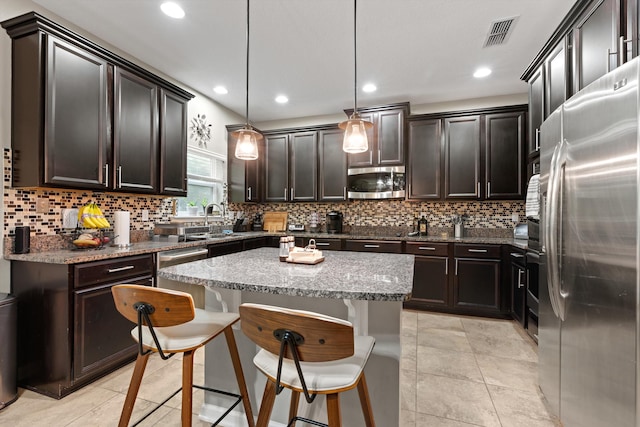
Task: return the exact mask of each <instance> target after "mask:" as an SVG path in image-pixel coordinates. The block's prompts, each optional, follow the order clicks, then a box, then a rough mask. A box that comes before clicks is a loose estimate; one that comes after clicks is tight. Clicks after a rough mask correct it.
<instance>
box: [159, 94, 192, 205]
mask: <svg viewBox="0 0 640 427" xmlns="http://www.w3.org/2000/svg"><path fill="white" fill-rule="evenodd" d="M160 190H161V193H162V194H166V195H172V196H186V195H187V100H186V99H184V98H183V97H181V96H178V95H176V94H175V93H173V92H170V91H168V90H166V89H163V88H161V89H160Z"/></svg>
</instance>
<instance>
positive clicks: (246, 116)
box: [244, 0, 249, 128]
mask: <svg viewBox="0 0 640 427" xmlns="http://www.w3.org/2000/svg"><path fill="white" fill-rule="evenodd" d="M246 83H247V84H246V99H245V115H244V116H245V119H246V121H247V123H246V125H247V128H248V127H249V0H247V82H246Z"/></svg>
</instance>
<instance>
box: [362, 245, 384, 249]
mask: <svg viewBox="0 0 640 427" xmlns="http://www.w3.org/2000/svg"><path fill="white" fill-rule="evenodd" d="M364 247H365V248H379V247H380V245H364Z"/></svg>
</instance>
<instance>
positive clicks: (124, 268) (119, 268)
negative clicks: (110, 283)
mask: <svg viewBox="0 0 640 427" xmlns="http://www.w3.org/2000/svg"><path fill="white" fill-rule="evenodd" d="M132 268H136V267H135V266H134V265H126V266H124V267H118V268H110V269H108V270H107V273H117V272H119V271H126V270H131V269H132Z"/></svg>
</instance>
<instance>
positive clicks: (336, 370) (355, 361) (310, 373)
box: [253, 336, 375, 393]
mask: <svg viewBox="0 0 640 427" xmlns="http://www.w3.org/2000/svg"><path fill="white" fill-rule="evenodd" d="M374 344H375V339H374V338H373V337H369V336H355V337H354V354H353V356H350V357H346V358H344V359H339V360H334V361H331V362H300V366H301V368H302V373H303V375H304V380H305V382H306V384H307V388H308V389H309V391H310V392H314V393H323V392H328V393H334V392H335V391H336V390H342V389H350V388H353V387H354V386H355V384H356V383H357V381H358V378H360V374H361V373H362V370H363V369H364V366H365V364H366V363H367V359H368V358H369V355H370V354H371V350H372V349H373V345H374ZM253 363H254V364H255V365H256V367H257V368H258V369H259V370H260V371H262V373H263V374H265V375H267V376H268V377H271V378H272V379H273V380H274V381H275V379H276V377H277V374H278V355H277V354H273V353H270V352H268V351H266V350H260V351H259V352H258V354H257V355H256V356H255V357H254V359H253ZM280 381H281V383H282V384H283V385H286V386H289V387H291V388H294V389H297V390H299V391H301V390H302V384H301V383H300V379H299V378H298V372H297V370H296V365H295V363H294V361H293V360H290V359H284V360H283V362H282V376H281V378H280Z"/></svg>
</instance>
